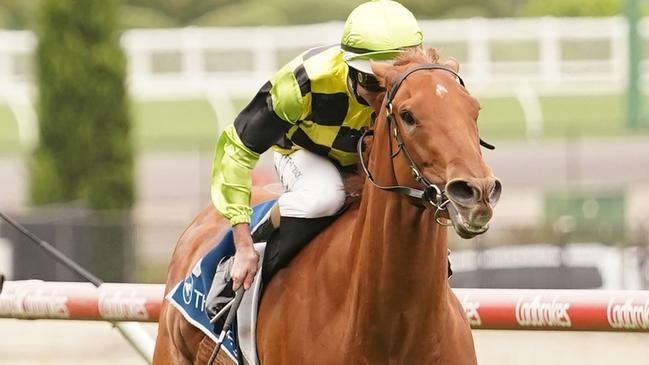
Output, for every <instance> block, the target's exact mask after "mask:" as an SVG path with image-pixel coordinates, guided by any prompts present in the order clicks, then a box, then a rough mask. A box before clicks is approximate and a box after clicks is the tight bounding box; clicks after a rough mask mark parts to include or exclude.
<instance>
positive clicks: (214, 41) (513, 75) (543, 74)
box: [0, 17, 649, 99]
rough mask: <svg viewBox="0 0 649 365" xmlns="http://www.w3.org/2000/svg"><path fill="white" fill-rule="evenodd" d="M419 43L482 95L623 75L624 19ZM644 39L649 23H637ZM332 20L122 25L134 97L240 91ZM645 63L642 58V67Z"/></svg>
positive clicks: (544, 23)
mask: <svg viewBox="0 0 649 365" xmlns="http://www.w3.org/2000/svg"><path fill="white" fill-rule="evenodd" d="M421 26H422V28H423V31H424V35H425V41H426V43H427V44H430V45H432V46H435V47H437V48H439V49H440V52H441V53H442V55H443V56H454V57H456V58H458V59H459V60H460V61H461V64H462V74H463V75H464V77H465V79H466V80H467V82H468V83H469V84H470V85H471V88H472V90H474V91H476V90H477V92H478V93H480V94H489V93H501V92H503V91H504V92H507V93H509V94H515V93H516V92H515V91H510V90H513V89H519V90H520V89H521V85H523V86H524V88H529V87H531V88H533V89H534V90H535V91H536V92H542V93H545V92H549V93H564V92H571V91H573V92H574V91H589V92H596V91H597V90H605V91H608V92H610V91H611V90H612V89H613V90H620V89H621V88H623V87H624V86H625V84H626V78H627V72H626V71H627V54H628V46H627V37H628V35H627V34H628V31H627V22H626V20H625V18H622V17H610V18H518V19H483V18H473V19H464V20H439V21H422V22H421ZM640 27H641V34H642V39H643V41H646V40H647V39H649V20H647V19H644V20H643V21H642V22H641V26H640ZM341 32H342V24H341V23H340V22H332V23H326V24H315V25H304V26H291V27H240V28H184V29H152V30H129V31H127V32H125V33H124V35H123V37H122V45H123V47H124V49H125V50H126V53H127V57H128V63H129V68H128V73H129V84H130V89H131V91H132V93H133V94H134V95H135V96H137V97H163V96H169V97H194V96H197V95H203V96H204V95H206V94H207V95H219V94H224V93H226V94H228V95H241V94H250V93H252V92H254V91H255V90H256V89H257V88H258V87H259V86H260V85H261V84H262V83H263V82H264V81H265V80H266V79H267V78H268V77H269V76H270V75H271V74H272V73H273V72H274V71H275V70H276V69H277V68H278V67H280V66H281V65H282V64H283V63H284V62H286V61H287V60H289V59H291V58H292V57H294V56H295V55H296V54H298V53H299V52H300V51H302V50H304V49H307V48H309V47H314V46H318V45H323V44H334V43H337V42H339V38H340V34H341ZM35 47H36V39H35V37H34V35H33V34H32V33H30V32H15V31H0V99H1V98H3V95H4V97H5V98H7V96H8V95H9V94H14V95H15V94H17V93H18V94H21V95H25V92H27V91H28V90H30V88H31V86H30V85H31V84H32V81H33V75H32V70H31V69H32V67H31V65H32V64H33V61H32V60H31V55H32V54H33V52H34V50H35ZM647 66H649V64H648V63H647V62H646V61H645V62H643V67H644V68H645V69H647V68H648V67H647Z"/></svg>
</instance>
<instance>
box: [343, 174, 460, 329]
mask: <svg viewBox="0 0 649 365" xmlns="http://www.w3.org/2000/svg"><path fill="white" fill-rule="evenodd" d="M352 245H353V246H352V248H351V252H350V259H351V260H352V263H351V264H352V265H353V269H352V270H353V271H354V275H352V278H354V279H352V280H354V282H353V283H352V288H353V290H354V292H355V293H354V295H355V298H354V300H355V303H354V306H356V307H357V310H356V316H357V318H356V320H355V321H354V322H355V323H354V325H355V326H357V328H356V330H358V331H364V330H368V331H369V332H372V331H374V332H383V331H389V332H391V333H392V334H394V333H395V331H397V332H400V331H399V329H400V328H401V327H400V326H408V328H409V329H410V330H414V329H415V328H414V327H419V329H420V331H421V332H426V331H427V330H428V329H429V328H430V327H428V326H430V324H431V321H434V320H435V319H436V316H439V314H440V313H441V311H443V310H445V308H446V307H445V304H446V303H447V292H448V281H447V267H446V265H447V261H446V260H447V257H446V256H447V233H446V229H445V228H444V227H441V226H439V225H438V224H436V223H435V222H434V219H433V218H432V214H431V212H430V210H424V209H423V208H417V207H415V206H414V205H413V204H412V203H411V202H410V201H409V200H408V199H406V198H403V197H402V196H401V195H399V194H396V193H391V192H385V191H382V190H379V189H378V188H375V187H374V186H371V185H370V184H369V183H367V184H366V185H365V189H364V192H363V200H362V202H361V206H360V208H359V212H358V216H357V222H356V226H355V229H354V233H353V238H352ZM404 316H405V317H404ZM395 326H396V327H395ZM364 327H365V329H364ZM379 328H381V329H379ZM377 335H378V336H383V334H379V333H377Z"/></svg>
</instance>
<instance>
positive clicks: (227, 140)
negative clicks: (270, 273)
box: [211, 64, 304, 289]
mask: <svg viewBox="0 0 649 365" xmlns="http://www.w3.org/2000/svg"><path fill="white" fill-rule="evenodd" d="M303 106H304V103H303V100H302V95H301V94H300V88H299V85H298V84H297V80H296V79H295V77H294V76H293V69H292V68H291V64H289V65H287V66H285V67H284V68H282V69H281V70H280V71H279V72H278V73H277V74H276V75H275V76H274V77H273V78H272V79H271V81H270V82H268V83H266V84H265V85H264V86H263V87H262V88H261V89H260V90H259V92H258V93H257V95H256V96H255V97H254V98H253V100H252V101H251V102H250V104H248V106H246V108H245V109H244V110H243V111H242V112H241V113H240V114H239V115H238V116H237V118H236V119H235V121H234V123H233V124H232V125H230V126H228V127H227V128H226V129H225V130H224V131H223V133H222V134H221V136H220V137H219V140H218V142H217V145H216V151H215V155H214V165H213V168H212V186H211V196H212V202H213V203H214V206H215V207H216V209H217V210H218V211H219V212H220V213H221V214H222V215H223V216H224V217H225V218H226V219H228V220H229V221H230V224H231V225H232V226H233V229H234V241H235V247H236V249H237V254H236V255H235V264H234V265H233V272H232V274H233V280H234V284H235V285H234V287H235V288H237V287H238V286H239V285H238V284H240V283H242V282H243V284H244V287H245V288H246V289H247V288H248V287H249V286H250V285H251V284H252V280H253V279H254V274H255V272H256V269H257V267H256V263H257V262H256V261H257V255H256V253H255V252H254V249H253V246H252V239H251V237H250V218H251V215H252V209H251V208H250V200H251V189H252V178H251V172H252V169H253V168H254V167H255V165H256V163H257V161H258V160H259V156H260V155H261V153H263V152H264V151H266V150H268V149H269V148H270V147H271V146H272V145H273V144H275V143H276V142H277V141H278V140H279V139H280V138H281V137H282V136H283V135H284V134H285V133H286V132H287V131H288V130H289V128H290V127H291V126H292V125H293V124H294V123H295V121H297V120H298V119H299V118H300V117H301V116H302V115H303V114H304V111H303V109H304V108H303ZM253 254H254V260H253ZM237 256H238V257H237ZM253 261H254V264H255V265H253V264H252V262H253ZM253 268H254V269H253Z"/></svg>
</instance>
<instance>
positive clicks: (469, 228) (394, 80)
mask: <svg viewBox="0 0 649 365" xmlns="http://www.w3.org/2000/svg"><path fill="white" fill-rule="evenodd" d="M435 62H437V55H436V53H435V51H434V50H428V51H426V53H424V52H422V51H421V50H419V51H412V52H407V53H406V54H404V55H403V56H401V57H400V58H399V59H398V60H397V61H396V62H395V63H394V65H386V64H373V66H372V68H373V71H374V73H375V74H376V76H377V78H378V79H379V81H380V82H381V83H382V84H383V85H384V86H385V87H386V89H387V90H389V92H388V93H387V95H386V97H385V98H384V102H383V106H382V107H381V109H380V110H379V111H380V112H379V113H378V116H377V118H376V120H375V122H374V126H373V130H374V137H373V140H372V141H371V146H370V148H371V151H369V157H368V161H367V163H365V164H364V166H366V167H367V168H366V171H369V176H370V178H369V179H367V180H366V181H365V183H364V186H363V192H362V197H361V199H360V201H357V202H356V203H355V204H354V205H352V206H351V207H350V208H349V209H348V210H347V211H346V212H345V213H344V214H342V216H340V217H339V218H338V219H337V220H336V221H335V222H334V223H333V224H332V225H331V226H330V227H328V228H327V229H325V230H324V231H323V232H321V233H320V234H319V235H318V236H317V237H316V238H315V239H314V240H313V241H312V242H310V243H309V245H308V246H306V247H305V248H304V249H303V250H302V251H301V252H300V253H299V254H298V255H297V257H296V258H295V259H293V261H292V262H291V263H290V264H289V265H288V266H287V267H286V268H285V269H283V270H280V271H279V272H278V273H277V274H276V276H275V277H274V278H273V280H272V281H271V282H270V283H269V284H268V286H267V287H266V290H265V293H264V296H263V299H262V301H261V304H260V310H259V321H258V326H257V349H258V354H259V359H260V361H261V364H263V365H274V364H371V365H375V364H444V365H454V364H458V365H460V364H461V365H467V364H476V355H475V350H474V346H473V339H472V337H471V330H470V327H469V325H468V323H467V320H466V317H465V314H464V310H463V308H462V306H461V304H460V302H459V301H458V299H457V298H456V296H455V295H454V294H453V292H452V290H451V288H450V286H449V284H448V280H447V246H448V245H447V228H446V227H445V225H446V224H449V225H452V226H453V228H454V229H455V231H456V232H457V233H458V234H459V235H460V236H462V237H465V238H469V237H473V236H475V235H477V234H480V233H483V232H485V231H486V229H487V227H488V222H489V220H490V219H491V216H492V213H493V211H492V209H493V206H494V205H495V203H496V202H497V200H498V198H499V196H500V191H501V184H500V182H499V181H498V180H497V179H496V178H495V177H494V176H493V173H492V171H491V169H490V168H489V167H488V166H487V165H486V163H485V162H484V160H483V159H482V155H481V151H480V143H481V141H480V138H479V135H478V128H477V123H476V121H477V117H478V111H479V109H480V107H479V104H478V102H477V100H476V99H475V98H473V97H472V96H471V95H470V94H469V93H468V92H467V90H466V89H465V88H464V87H463V85H462V84H461V79H460V78H459V76H457V72H458V65H457V63H456V62H455V61H449V62H447V63H445V64H444V65H440V64H436V63H435ZM415 69H416V70H415ZM388 115H389V117H388ZM386 186H387V187H386ZM422 187H423V189H421V188H422ZM389 190H393V191H389ZM260 200H261V199H260ZM449 218H450V219H449ZM227 228H228V227H227V223H226V222H225V221H224V220H222V219H220V218H218V216H217V213H215V211H214V210H213V209H212V208H209V209H206V210H204V211H203V212H202V213H200V215H199V216H198V217H197V218H196V219H195V220H194V222H193V223H192V224H191V225H190V226H189V228H188V229H187V230H186V231H185V232H184V233H183V235H182V236H181V238H180V241H179V243H178V246H177V248H176V250H175V252H174V254H173V258H172V262H171V265H170V267H169V276H168V279H167V290H170V289H171V288H172V287H173V286H174V285H176V284H177V283H178V282H180V281H181V280H182V279H183V278H184V277H185V276H186V275H188V274H189V273H190V271H191V268H192V266H193V265H194V263H195V262H196V261H197V260H198V259H199V258H200V257H202V256H203V255H204V254H205V253H206V252H207V251H208V250H209V249H210V245H213V243H214V242H217V241H218V240H219V239H220V237H221V236H222V235H223V234H224V232H225V231H226V229H227ZM159 324H160V325H159V330H158V340H157V344H156V352H155V356H154V364H192V363H193V364H205V363H206V362H207V359H208V358H209V355H210V352H211V350H212V348H213V347H214V343H213V342H212V341H211V340H210V339H209V338H207V337H206V336H204V335H203V333H202V332H200V331H199V330H198V329H195V328H193V327H192V326H191V325H190V324H188V323H187V322H186V321H185V320H184V318H183V317H182V315H181V314H180V313H179V312H178V311H176V310H175V309H174V308H173V307H172V306H171V305H169V304H168V303H165V304H164V306H163V309H162V313H161V315H160V322H159ZM217 361H220V362H221V363H228V359H227V358H226V357H225V356H221V354H219V358H218V359H217Z"/></svg>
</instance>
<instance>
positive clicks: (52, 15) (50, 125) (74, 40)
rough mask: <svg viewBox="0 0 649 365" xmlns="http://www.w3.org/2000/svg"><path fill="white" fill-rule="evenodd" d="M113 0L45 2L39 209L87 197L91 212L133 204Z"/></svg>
mask: <svg viewBox="0 0 649 365" xmlns="http://www.w3.org/2000/svg"><path fill="white" fill-rule="evenodd" d="M116 14H117V5H116V2H115V1H114V0H108V1H105V0H84V1H75V0H44V1H43V3H42V8H41V12H40V14H39V18H38V20H39V23H38V25H39V26H38V28H37V33H38V39H39V42H38V50H37V61H36V64H37V76H38V86H39V103H38V115H39V124H40V145H39V146H38V147H37V149H36V151H35V153H34V163H33V165H32V181H31V197H32V201H33V203H35V204H36V205H42V204H48V203H56V202H67V201H71V200H78V199H81V200H83V201H85V202H87V204H88V206H89V207H90V208H93V209H125V208H130V207H131V205H132V204H133V171H132V170H133V168H132V164H133V163H132V161H133V152H132V147H131V141H130V122H129V116H128V105H127V98H126V90H125V85H124V79H125V59H124V55H123V54H122V51H121V49H120V47H119V38H118V34H117V32H116V22H115V18H116Z"/></svg>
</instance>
